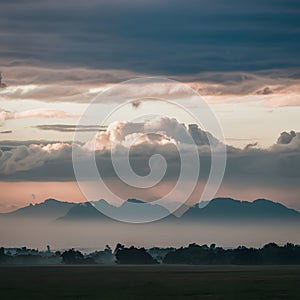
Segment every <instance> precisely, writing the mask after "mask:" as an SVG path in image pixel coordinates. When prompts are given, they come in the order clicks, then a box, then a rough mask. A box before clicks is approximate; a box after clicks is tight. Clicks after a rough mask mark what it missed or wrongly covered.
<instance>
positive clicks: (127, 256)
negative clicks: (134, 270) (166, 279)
mask: <svg viewBox="0 0 300 300" xmlns="http://www.w3.org/2000/svg"><path fill="white" fill-rule="evenodd" d="M116 263H118V264H145V265H149V264H157V263H158V262H157V260H155V259H154V258H153V257H152V256H151V255H150V254H149V253H148V252H147V251H146V249H145V248H140V249H138V248H135V247H133V246H131V247H130V248H119V250H117V253H116Z"/></svg>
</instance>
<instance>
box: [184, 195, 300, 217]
mask: <svg viewBox="0 0 300 300" xmlns="http://www.w3.org/2000/svg"><path fill="white" fill-rule="evenodd" d="M181 219H182V220H185V221H214V222H218V221H230V222H234V221H239V222H240V221H248V220H257V221H262V222H264V221H266V222H268V221H270V220H271V221H276V220H278V221H282V220H285V221H288V220H290V221H295V220H299V221H300V213H299V212H298V211H296V210H294V209H290V208H288V207H286V206H284V205H282V204H280V203H276V202H273V201H271V200H266V199H257V200H255V201H253V202H248V201H240V200H234V199H232V198H216V199H213V200H211V201H210V202H209V203H208V204H207V205H206V206H205V207H203V208H201V207H199V206H198V205H195V206H193V207H191V208H189V210H188V211H187V212H186V213H185V214H184V215H183V216H182V217H181Z"/></svg>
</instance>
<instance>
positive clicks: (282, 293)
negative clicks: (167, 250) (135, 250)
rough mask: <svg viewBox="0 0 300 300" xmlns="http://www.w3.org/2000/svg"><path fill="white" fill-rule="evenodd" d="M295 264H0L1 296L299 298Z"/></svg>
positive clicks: (298, 274) (24, 299)
mask: <svg viewBox="0 0 300 300" xmlns="http://www.w3.org/2000/svg"><path fill="white" fill-rule="evenodd" d="M299 282H300V267H298V266H169V265H153V266H149V265H148V266H117V265H115V266H96V265H94V266H87V265H80V266H64V265H60V266H35V267H34V266H31V267H28V266H2V267H0V299H5V300H10V299H17V300H18V299H20V300H27V299H30V300H35V299H38V300H40V299H44V300H48V299H51V300H53V299H81V300H83V299H84V300H86V299H87V300H88V299H101V300H103V299H104V300H106V299H109V300H111V299H116V300H120V299H121V300H126V299H130V300H135V299H138V300H143V299H158V300H160V299H166V300H167V299H172V300H173V299H179V300H180V299H230V300H232V299H238V300H240V299H243V300H247V299H251V300H252V299H262V300H264V299H275V300H276V299H299V294H300V285H299Z"/></svg>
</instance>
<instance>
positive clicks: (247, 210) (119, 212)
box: [1, 198, 300, 223]
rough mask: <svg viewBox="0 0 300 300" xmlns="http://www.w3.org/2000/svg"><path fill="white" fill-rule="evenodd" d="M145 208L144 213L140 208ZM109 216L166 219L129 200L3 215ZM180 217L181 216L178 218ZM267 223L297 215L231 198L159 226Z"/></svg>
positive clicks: (54, 203) (152, 207) (298, 217)
mask: <svg viewBox="0 0 300 300" xmlns="http://www.w3.org/2000/svg"><path fill="white" fill-rule="evenodd" d="M137 204H142V207H145V208H146V209H143V208H141V205H137ZM105 213H107V214H108V215H111V216H115V217H116V218H117V217H118V216H121V217H123V218H124V217H125V218H126V217H127V218H128V219H131V220H132V219H134V220H135V221H140V220H143V219H144V218H145V217H146V218H147V217H149V216H152V215H156V216H165V215H167V214H168V210H167V209H166V208H164V207H162V206H160V205H156V204H151V203H147V202H143V201H141V200H137V199H128V200H127V201H125V202H124V203H123V204H122V205H121V206H119V207H117V206H113V205H111V204H109V203H108V202H106V201H105V200H99V201H94V202H86V203H79V204H76V203H70V202H61V201H58V200H55V199H47V200H45V201H44V202H43V203H40V204H35V205H32V204H31V205H29V206H26V207H24V208H21V209H18V210H16V211H14V212H10V213H6V214H2V215H1V217H5V218H6V217H7V218H32V219H45V220H53V221H55V220H58V221H112V219H111V218H110V217H108V216H106V214H105ZM178 215H180V214H178ZM173 221H176V222H183V223H186V222H200V223H201V222H213V223H218V222H220V223H222V222H226V223H233V222H239V223H242V222H248V221H250V222H253V221H254V222H259V223H261V222H270V221H272V222H273V221H274V222H276V221H278V222H280V221H284V222H289V221H300V213H299V212H298V211H296V210H294V209H290V208H288V207H286V206H284V205H282V204H280V203H276V202H273V201H270V200H266V199H257V200H255V201H253V202H248V201H240V200H234V199H232V198H216V199H213V200H211V201H207V202H205V203H202V204H201V203H200V205H199V204H197V205H195V206H192V207H188V208H187V210H186V211H185V213H184V214H183V215H182V216H180V217H178V218H177V217H176V213H175V216H174V215H173V214H171V215H169V216H167V217H166V218H164V219H162V220H160V222H173Z"/></svg>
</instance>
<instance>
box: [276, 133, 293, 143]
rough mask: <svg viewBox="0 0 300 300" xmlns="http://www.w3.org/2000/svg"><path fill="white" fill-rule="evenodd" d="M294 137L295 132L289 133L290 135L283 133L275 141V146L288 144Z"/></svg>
mask: <svg viewBox="0 0 300 300" xmlns="http://www.w3.org/2000/svg"><path fill="white" fill-rule="evenodd" d="M295 137H296V133H295V131H291V132H290V133H288V132H285V131H284V132H282V133H281V134H280V137H279V138H278V140H277V144H289V143H290V142H291V141H292V139H293V138H295Z"/></svg>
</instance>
